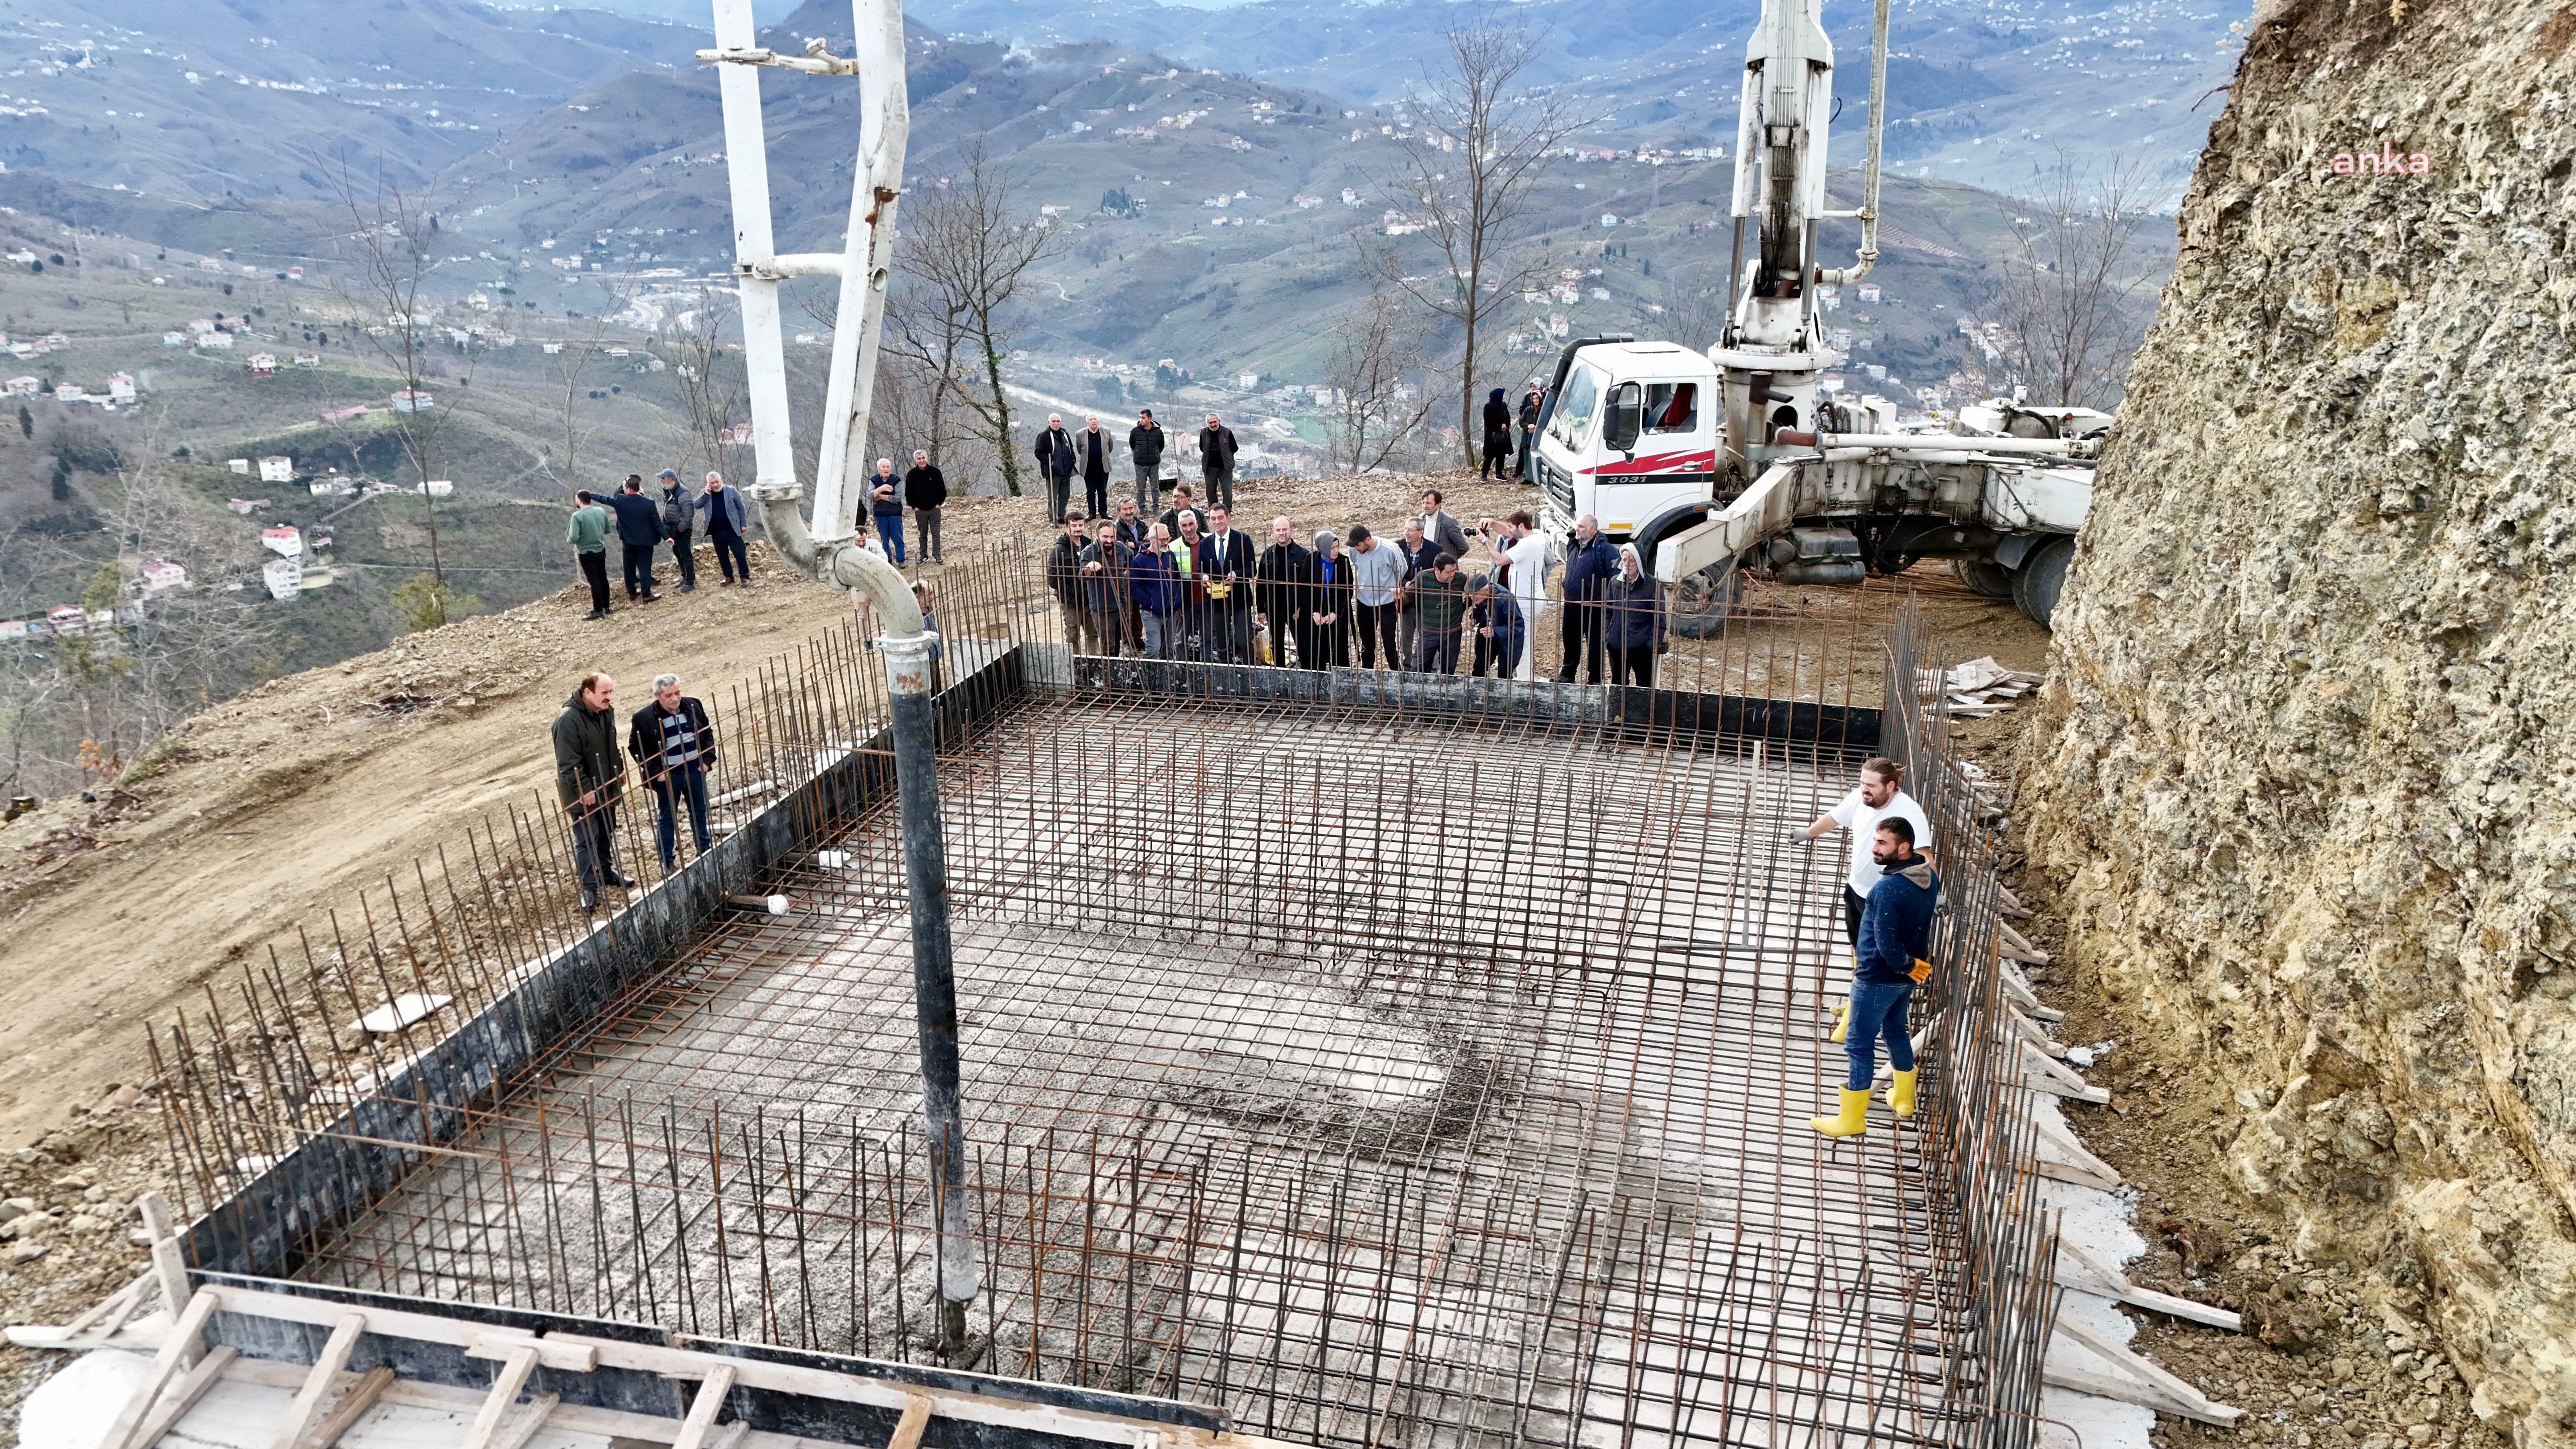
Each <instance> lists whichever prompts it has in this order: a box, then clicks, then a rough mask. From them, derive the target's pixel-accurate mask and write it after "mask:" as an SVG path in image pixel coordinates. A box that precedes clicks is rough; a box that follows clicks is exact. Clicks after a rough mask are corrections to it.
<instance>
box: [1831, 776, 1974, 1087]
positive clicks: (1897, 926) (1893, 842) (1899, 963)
mask: <svg viewBox="0 0 2576 1449" xmlns="http://www.w3.org/2000/svg"><path fill="white" fill-rule="evenodd" d="M1870 854H1871V856H1872V857H1873V859H1874V860H1875V861H1876V862H1877V864H1878V867H1879V869H1880V871H1881V874H1880V876H1879V879H1878V884H1876V885H1874V886H1872V887H1870V892H1869V899H1868V901H1867V902H1866V903H1865V904H1864V908H1863V910H1862V912H1861V918H1860V945H1859V947H1858V951H1857V955H1858V958H1859V959H1858V961H1857V963H1856V964H1855V965H1854V966H1853V968H1852V993H1851V1020H1850V1030H1849V1032H1847V1033H1846V1034H1845V1038H1844V1041H1843V1051H1844V1052H1845V1054H1847V1055H1848V1056H1849V1057H1850V1058H1851V1077H1850V1079H1849V1080H1848V1081H1847V1082H1846V1083H1845V1085H1844V1087H1843V1093H1842V1111H1841V1113H1840V1114H1839V1115H1836V1116H1832V1117H1811V1118H1809V1119H1807V1120H1808V1122H1809V1124H1810V1125H1812V1126H1813V1127H1814V1128H1815V1129H1816V1130H1817V1131H1819V1132H1821V1133H1823V1134H1825V1135H1826V1136H1827V1137H1857V1136H1859V1135H1860V1134H1861V1132H1862V1131H1863V1130H1865V1129H1866V1127H1867V1126H1868V1119H1869V1084H1870V1080H1871V1078H1872V1077H1874V1076H1875V1075H1876V1074H1877V1072H1878V1043H1879V1039H1880V1038H1881V1037H1884V1038H1886V1040H1887V1064H1888V1065H1889V1066H1891V1067H1893V1068H1895V1070H1896V1083H1895V1085H1893V1086H1891V1087H1889V1088H1888V1089H1887V1105H1888V1106H1890V1107H1892V1108H1894V1109H1895V1111H1896V1115H1897V1116H1899V1117H1911V1116H1913V1115H1914V1043H1913V1041H1912V1040H1911V1039H1910V1038H1909V1037H1908V1036H1907V1034H1906V1025H1905V1008H1906V1006H1907V1004H1908V1003H1909V1002H1911V1001H1912V1000H1913V997H1914V987H1915V984H1916V983H1917V982H1919V981H1921V980H1923V979H1924V978H1925V977H1927V976H1929V975H1931V971H1932V968H1931V967H1930V966H1929V965H1928V964H1926V959H1925V958H1927V957H1929V956H1930V955H1931V954H1932V907H1933V904H1934V903H1935V902H1936V901H1938V900H1939V899H1940V896H1941V881H1940V877H1938V876H1935V875H1934V874H1933V873H1932V862H1931V860H1930V859H1929V858H1928V857H1926V856H1922V855H1917V854H1916V853H1915V851H1914V824H1913V822H1912V821H1909V820H1907V819H1906V818H1905V817H1903V816H1901V815H1887V816H1884V817H1883V818H1881V819H1880V820H1879V822H1878V827H1877V829H1876V831H1875V832H1874V833H1873V834H1872V836H1871V842H1870Z"/></svg>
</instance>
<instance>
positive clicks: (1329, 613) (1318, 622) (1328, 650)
mask: <svg viewBox="0 0 2576 1449" xmlns="http://www.w3.org/2000/svg"><path fill="white" fill-rule="evenodd" d="M1351 583H1352V578H1351V560H1350V556H1349V555H1347V554H1345V553H1343V552H1342V541H1341V539H1340V538H1338V537H1336V536H1335V535H1334V533H1333V531H1332V530H1331V529H1329V528H1327V529H1321V530H1318V531H1317V533H1316V534H1315V586H1314V588H1312V589H1311V590H1309V591H1308V593H1307V598H1308V599H1309V600H1310V601H1311V602H1310V605H1309V607H1310V608H1311V610H1312V613H1313V621H1312V627H1311V629H1310V630H1309V632H1308V634H1307V636H1306V637H1307V638H1308V639H1309V640H1311V641H1312V642H1313V646H1314V647H1313V649H1312V650H1311V651H1310V652H1309V653H1308V654H1306V655H1304V656H1301V657H1300V658H1299V659H1298V661H1297V662H1298V663H1300V664H1303V665H1305V666H1306V667H1307V668H1309V669H1329V668H1331V667H1332V666H1333V665H1336V664H1342V665H1347V664H1349V663H1350V662H1351V616H1352V613H1353V610H1352V608H1351Z"/></svg>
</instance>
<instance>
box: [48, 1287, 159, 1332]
mask: <svg viewBox="0 0 2576 1449" xmlns="http://www.w3.org/2000/svg"><path fill="white" fill-rule="evenodd" d="M151 1282H152V1275H151V1274H150V1273H148V1272H147V1273H145V1274H143V1275H142V1276H141V1277H138V1278H136V1279H135V1280H134V1281H133V1282H131V1283H128V1284H126V1285H125V1286H124V1287H122V1288H119V1289H117V1290H116V1291H115V1292H114V1293H111V1294H109V1295H108V1296H106V1297H105V1298H102V1299H100V1300H98V1301H97V1302H96V1303H93V1304H91V1305H90V1306H89V1307H87V1308H85V1309H83V1310H81V1315H80V1317H78V1318H75V1319H73V1320H72V1321H71V1322H69V1323H66V1324H64V1325H63V1333H64V1335H65V1336H66V1337H73V1338H77V1337H79V1336H80V1335H81V1334H83V1333H86V1332H88V1331H89V1330H90V1329H91V1328H92V1327H93V1326H95V1325H96V1324H97V1323H98V1322H99V1320H101V1319H103V1318H105V1317H107V1315H109V1314H110V1313H113V1312H115V1311H116V1309H117V1307H118V1305H120V1304H124V1303H129V1302H132V1301H133V1300H134V1299H137V1298H140V1297H142V1296H143V1290H144V1288H145V1286H146V1285H148V1284H150V1283H151ZM119 1322H120V1323H122V1322H123V1320H121V1319H120V1320H119ZM104 1331H105V1332H108V1333H114V1332H116V1330H115V1329H113V1328H110V1329H107V1330H104Z"/></svg>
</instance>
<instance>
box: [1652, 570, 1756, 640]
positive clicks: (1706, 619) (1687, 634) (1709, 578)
mask: <svg viewBox="0 0 2576 1449" xmlns="http://www.w3.org/2000/svg"><path fill="white" fill-rule="evenodd" d="M1743 598H1744V575H1742V574H1740V573H1738V572H1736V570H1735V566H1734V565H1733V564H1732V563H1727V564H1721V565H1719V566H1718V567H1716V568H1710V569H1702V570H1700V571H1699V572H1698V573H1695V574H1693V575H1691V576H1690V577H1689V578H1686V579H1684V580H1682V581H1681V582H1680V583H1678V584H1675V585H1673V587H1672V593H1671V597H1669V598H1668V599H1666V600H1665V603H1664V614H1665V617H1666V618H1667V619H1668V620H1669V621H1670V623H1671V625H1672V631H1673V632H1674V633H1675V634H1678V635H1680V636H1681V637H1682V638H1684V639H1708V638H1713V637H1715V636H1716V635H1717V634H1718V633H1719V632H1720V631H1721V630H1723V629H1725V627H1726V616H1727V613H1728V611H1729V610H1731V609H1733V608H1734V607H1735V606H1736V604H1738V603H1739V602H1741V601H1742V600H1743Z"/></svg>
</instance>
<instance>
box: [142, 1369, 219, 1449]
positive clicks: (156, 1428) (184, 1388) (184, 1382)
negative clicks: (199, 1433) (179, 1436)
mask: <svg viewBox="0 0 2576 1449" xmlns="http://www.w3.org/2000/svg"><path fill="white" fill-rule="evenodd" d="M234 1357H235V1355H234V1353H233V1350H232V1347H231V1345H229V1344H227V1345H225V1346H223V1347H221V1348H218V1349H216V1350H215V1351H214V1352H213V1353H210V1354H207V1355H206V1356H205V1357H204V1358H201V1359H199V1360H197V1366H196V1367H195V1368H192V1369H190V1370H188V1376H187V1377H186V1378H183V1379H181V1380H179V1386H178V1387H177V1388H175V1389H172V1390H171V1391H170V1392H168V1393H166V1394H164V1395H162V1396H161V1402H160V1404H158V1405H157V1406H155V1407H154V1409H153V1410H152V1417H151V1418H149V1419H146V1420H144V1421H143V1432H141V1433H139V1434H137V1435H135V1436H134V1442H135V1443H136V1444H137V1445H139V1446H141V1449H151V1446H152V1445H154V1444H158V1443H160V1442H161V1436H162V1435H164V1434H167V1433H169V1432H170V1429H171V1426H172V1425H175V1424H177V1423H178V1422H179V1419H180V1416H182V1415H184V1414H186V1413H187V1412H188V1410H189V1409H190V1408H191V1407H193V1406H194V1405H195V1404H196V1402H197V1400H198V1399H199V1398H201V1397H203V1396H204V1394H205V1392H206V1390H208V1389H211V1388H213V1387H214V1386H215V1380H216V1379H218V1378H221V1377H222V1376H223V1372H224V1367H225V1365H227V1364H230V1363H231V1362H232V1361H233V1358H234Z"/></svg>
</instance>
